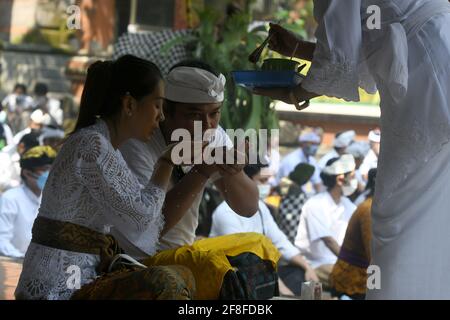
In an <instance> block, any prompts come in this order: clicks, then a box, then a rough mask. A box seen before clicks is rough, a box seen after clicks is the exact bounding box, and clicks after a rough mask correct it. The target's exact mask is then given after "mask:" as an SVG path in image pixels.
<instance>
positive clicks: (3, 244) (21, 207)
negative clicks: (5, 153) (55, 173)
mask: <svg viewBox="0 0 450 320" xmlns="http://www.w3.org/2000/svg"><path fill="white" fill-rule="evenodd" d="M55 157H56V151H55V150H53V149H52V148H50V147H34V148H31V149H30V150H29V151H27V152H26V153H25V154H24V155H23V156H22V158H21V160H20V166H21V177H22V184H21V185H20V186H18V187H15V188H12V189H10V190H8V191H6V192H5V193H4V194H2V196H1V198H0V255H2V256H7V257H12V258H23V257H24V256H25V252H26V251H27V249H28V246H29V244H30V241H31V228H32V227H33V222H34V219H35V218H36V215H37V211H38V208H39V205H40V203H41V193H42V189H43V188H44V185H45V182H46V181H47V177H48V172H49V170H50V167H51V164H52V163H53V161H54V160H55Z"/></svg>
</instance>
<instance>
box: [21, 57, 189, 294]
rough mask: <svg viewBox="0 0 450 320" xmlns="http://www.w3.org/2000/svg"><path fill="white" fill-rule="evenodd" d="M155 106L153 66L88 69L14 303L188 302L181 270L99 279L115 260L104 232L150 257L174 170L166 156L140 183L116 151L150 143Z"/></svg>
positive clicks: (158, 109)
mask: <svg viewBox="0 0 450 320" xmlns="http://www.w3.org/2000/svg"><path fill="white" fill-rule="evenodd" d="M163 100H164V86H163V81H162V76H161V73H160V71H159V69H158V68H157V67H156V66H155V65H154V64H153V63H151V62H148V61H145V60H142V59H139V58H136V57H134V56H123V57H121V58H119V59H118V60H116V61H105V62H100V61H98V62H96V63H94V64H93V65H92V66H91V67H90V68H89V70H88V75H87V80H86V84H85V88H84V91H83V96H82V100H81V106H80V114H79V117H78V121H77V124H76V128H75V130H74V132H73V133H72V134H71V135H70V136H69V137H68V138H67V140H66V141H65V142H64V144H63V146H62V148H61V151H60V152H59V154H58V157H57V159H56V160H55V162H54V166H53V168H52V170H51V172H50V175H49V178H48V181H47V183H46V186H45V188H44V191H43V197H42V204H41V207H40V210H39V215H38V218H37V219H36V221H35V223H34V226H33V240H32V243H31V245H30V247H29V249H28V251H27V253H26V256H25V261H24V264H23V271H22V274H21V277H20V281H19V284H18V287H17V290H16V298H18V299H70V298H73V295H74V293H76V294H78V293H80V292H81V293H83V294H81V295H79V294H78V297H81V298H88V299H97V298H99V299H110V298H111V299H112V298H144V299H152V298H174V299H175V298H177V299H178V298H189V297H190V295H191V292H190V288H189V286H188V285H189V282H190V281H191V275H190V274H189V272H188V271H186V270H183V268H182V267H180V268H178V267H175V268H174V269H164V268H166V267H153V268H148V269H139V268H137V267H136V268H134V269H133V268H128V269H127V270H124V271H117V272H116V273H114V274H112V275H111V274H108V275H106V274H107V273H108V272H109V271H110V270H108V267H109V266H111V262H113V261H112V260H113V259H112V258H114V256H116V254H119V253H122V252H121V251H120V250H119V249H118V246H117V242H116V241H115V240H114V238H112V237H111V236H108V234H109V233H110V232H111V229H112V228H116V229H117V230H118V231H120V232H121V233H122V234H123V235H126V237H127V240H128V241H130V242H131V243H132V244H133V245H134V246H135V247H136V248H137V249H140V250H141V251H142V252H144V253H146V254H148V255H152V254H154V253H155V248H156V244H157V241H158V238H159V234H160V231H161V229H162V226H163V223H164V219H163V216H162V215H161V214H160V212H161V207H162V204H163V202H164V198H165V190H166V188H167V185H168V182H169V178H170V175H171V173H172V167H173V164H172V163H171V160H170V150H168V152H166V153H165V154H164V155H163V156H162V157H161V158H160V161H158V162H157V164H156V168H155V171H154V173H153V176H152V177H151V179H150V180H149V181H148V183H147V184H146V185H141V184H140V183H139V182H138V180H137V178H136V177H135V176H134V175H133V174H132V173H131V171H130V169H129V168H128V167H127V164H126V163H125V161H124V159H123V158H122V155H121V153H120V152H119V150H118V148H119V146H120V145H121V144H122V143H123V142H124V141H126V140H127V139H129V138H136V139H140V140H142V141H147V140H148V139H149V138H150V137H151V135H152V133H153V131H154V130H155V129H156V128H157V127H158V123H159V121H161V119H162V118H163V114H162V103H163ZM178 271H180V272H178ZM181 274H182V275H183V276H184V277H185V278H186V281H184V280H183V279H182V277H181V276H180V275H181ZM168 278H170V279H168ZM161 279H164V280H161ZM94 280H95V281H94ZM165 280H167V281H165ZM89 283H94V284H95V286H89ZM174 283H175V286H173V284H174ZM154 286H158V287H157V288H156V289H155V290H153V289H154ZM167 286H171V289H168V288H167ZM80 288H81V290H78V289H80ZM85 288H88V289H89V290H88V291H87V290H85ZM152 288H153V289H152ZM174 288H175V291H176V292H175V291H173V289H174ZM166 289H168V290H172V291H171V292H168V291H167V290H166ZM77 290H78V291H77ZM117 294H119V295H117Z"/></svg>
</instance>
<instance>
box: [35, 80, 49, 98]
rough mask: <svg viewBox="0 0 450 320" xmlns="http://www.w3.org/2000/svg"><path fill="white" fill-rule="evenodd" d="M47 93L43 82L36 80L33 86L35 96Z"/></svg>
mask: <svg viewBox="0 0 450 320" xmlns="http://www.w3.org/2000/svg"><path fill="white" fill-rule="evenodd" d="M47 93H48V87H47V85H46V84H45V83H42V82H38V83H36V85H35V86H34V94H35V95H37V96H45V95H46V94H47Z"/></svg>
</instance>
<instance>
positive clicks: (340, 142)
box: [318, 130, 356, 170]
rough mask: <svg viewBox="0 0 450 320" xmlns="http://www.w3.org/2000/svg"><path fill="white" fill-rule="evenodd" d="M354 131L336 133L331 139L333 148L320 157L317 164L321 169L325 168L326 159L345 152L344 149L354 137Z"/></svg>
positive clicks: (336, 156)
mask: <svg viewBox="0 0 450 320" xmlns="http://www.w3.org/2000/svg"><path fill="white" fill-rule="evenodd" d="M355 135H356V132H355V131H354V130H347V131H343V132H339V133H337V134H336V136H335V138H334V141H333V149H332V150H331V151H329V152H328V153H326V154H325V155H324V156H322V158H320V160H319V162H318V165H319V168H320V169H321V170H322V169H323V168H325V166H326V164H327V162H328V160H330V159H332V158H338V157H340V156H341V155H343V154H345V149H346V148H347V147H348V146H350V145H351V144H352V142H353V141H354V139H355Z"/></svg>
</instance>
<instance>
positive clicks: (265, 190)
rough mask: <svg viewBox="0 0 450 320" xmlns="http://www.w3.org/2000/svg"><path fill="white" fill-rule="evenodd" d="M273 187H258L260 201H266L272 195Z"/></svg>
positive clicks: (261, 185) (262, 185) (263, 185)
mask: <svg viewBox="0 0 450 320" xmlns="http://www.w3.org/2000/svg"><path fill="white" fill-rule="evenodd" d="M270 189H271V186H270V184H268V183H266V184H259V185H258V191H259V199H261V200H264V199H266V198H267V197H268V196H269V194H270Z"/></svg>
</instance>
